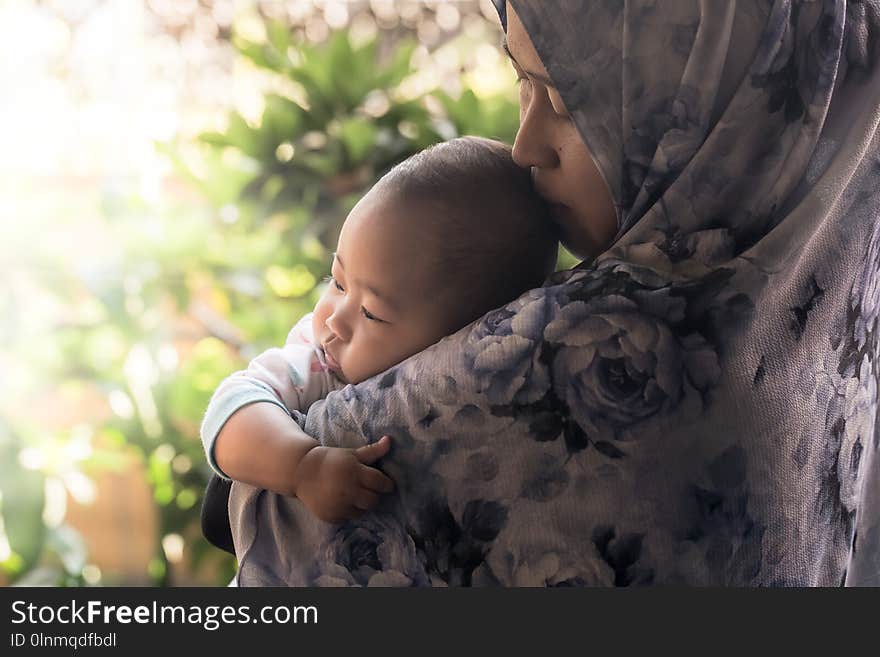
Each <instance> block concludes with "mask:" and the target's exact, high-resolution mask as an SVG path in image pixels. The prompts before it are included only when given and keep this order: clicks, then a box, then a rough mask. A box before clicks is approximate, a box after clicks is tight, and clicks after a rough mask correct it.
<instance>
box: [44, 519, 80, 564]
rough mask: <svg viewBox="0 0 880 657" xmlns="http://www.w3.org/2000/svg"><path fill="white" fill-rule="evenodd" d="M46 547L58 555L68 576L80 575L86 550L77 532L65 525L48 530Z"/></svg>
mask: <svg viewBox="0 0 880 657" xmlns="http://www.w3.org/2000/svg"><path fill="white" fill-rule="evenodd" d="M46 545H47V547H49V548H51V549H52V550H54V552H55V553H56V554H57V555H58V557H59V559H61V563H62V564H63V565H64V570H65V571H67V573H68V574H69V575H73V576H79V575H81V574H82V569H83V567H84V566H85V565H86V559H87V558H88V548H87V547H86V543H85V541H84V540H83V538H82V536H80V534H79V532H77V531H76V530H75V529H73V528H72V527H68V526H67V525H61V526H60V527H55V528H53V529H51V530H49V533H48V537H47V540H46Z"/></svg>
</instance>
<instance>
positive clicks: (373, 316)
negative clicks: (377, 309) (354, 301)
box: [361, 306, 385, 322]
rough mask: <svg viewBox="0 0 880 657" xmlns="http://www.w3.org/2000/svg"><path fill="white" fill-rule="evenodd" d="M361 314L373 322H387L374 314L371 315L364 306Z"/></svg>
mask: <svg viewBox="0 0 880 657" xmlns="http://www.w3.org/2000/svg"><path fill="white" fill-rule="evenodd" d="M361 314H363V316H364V317H366V318H367V319H369V320H370V321H371V322H384V321H385V320H383V319H379V318H378V317H376V316H375V315H374V314H373V313H371V312H370V311H369V310H367V309H366V308H364V307H363V306H361Z"/></svg>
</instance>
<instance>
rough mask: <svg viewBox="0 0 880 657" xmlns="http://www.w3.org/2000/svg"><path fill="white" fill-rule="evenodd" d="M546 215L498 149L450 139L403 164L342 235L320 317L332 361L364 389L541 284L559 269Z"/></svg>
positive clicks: (317, 323)
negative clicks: (366, 383) (365, 383)
mask: <svg viewBox="0 0 880 657" xmlns="http://www.w3.org/2000/svg"><path fill="white" fill-rule="evenodd" d="M547 212H548V211H547V208H546V206H545V204H544V202H543V201H542V200H541V198H540V197H539V196H538V195H537V193H536V192H535V191H534V189H533V187H532V183H531V177H530V175H529V172H528V171H527V170H526V169H522V168H520V167H518V166H517V165H516V164H514V162H513V160H512V159H511V155H510V148H509V147H508V146H506V145H504V144H502V143H500V142H496V141H492V140H489V139H482V138H477V137H462V138H459V139H453V140H452V141H449V142H445V143H442V144H438V145H436V146H433V147H431V148H429V149H427V150H425V151H422V152H421V153H418V154H416V155H414V156H412V157H410V158H409V159H407V160H406V161H404V162H402V163H400V164H399V165H397V166H396V167H395V168H394V169H392V170H391V171H390V172H388V173H387V174H386V175H385V176H384V177H383V178H382V179H381V180H380V181H379V182H378V183H376V185H375V186H374V187H373V188H372V189H371V190H370V191H369V192H368V193H367V194H366V195H365V196H364V197H363V198H362V199H361V200H360V201H359V202H358V204H357V205H356V206H355V207H354V209H353V210H352V211H351V213H350V214H349V215H348V218H347V219H346V220H345V224H344V225H343V227H342V232H341V233H340V235H339V243H338V245H337V250H336V254H335V255H334V258H333V266H332V270H331V271H332V279H331V281H330V283H329V285H328V286H327V289H326V290H325V292H324V294H323V295H322V297H321V299H320V300H319V301H318V304H317V306H316V307H315V313H314V319H313V324H314V333H315V339H316V340H317V341H318V342H320V344H321V345H322V346H323V348H324V351H325V353H326V354H327V362H328V363H329V364H330V366H331V367H332V368H333V369H334V370H335V371H336V372H337V373H338V374H339V375H341V376H342V377H343V378H344V379H345V380H346V381H348V382H350V383H357V382H359V381H363V380H364V379H367V378H369V377H371V376H373V375H374V374H378V373H379V372H382V371H384V370H386V369H388V368H389V367H391V366H392V365H395V364H396V363H399V362H400V361H402V360H404V359H406V358H408V357H409V356H411V355H413V354H415V353H417V352H419V351H421V350H422V349H424V348H425V347H428V346H430V345H432V344H434V343H435V342H437V341H438V340H440V339H441V338H442V337H443V336H445V335H449V334H450V333H454V332H455V331H457V330H458V329H460V328H462V327H464V326H466V325H467V324H469V323H470V322H472V321H473V320H475V319H477V318H479V317H481V316H482V315H484V314H485V313H487V312H489V311H490V310H492V309H494V308H498V307H500V306H503V305H504V304H505V303H507V302H509V301H512V300H513V299H515V298H516V297H518V296H519V295H520V294H522V293H523V292H525V291H526V290H529V289H532V288H535V287H539V286H540V285H541V284H542V282H543V281H544V279H545V278H546V277H547V276H548V275H550V274H551V273H552V272H553V269H554V265H555V263H556V253H557V236H556V233H555V232H554V228H553V222H552V221H551V220H550V219H549V218H548V214H547Z"/></svg>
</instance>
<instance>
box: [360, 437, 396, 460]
mask: <svg viewBox="0 0 880 657" xmlns="http://www.w3.org/2000/svg"><path fill="white" fill-rule="evenodd" d="M389 449H391V438H389V437H388V436H382V438H380V439H379V440H378V441H377V442H375V443H372V444H370V445H364V446H363V447H358V448H357V449H356V450H354V455H355V456H356V457H357V460H358V461H360V462H361V463H366V464H370V463H375V462H376V461H378V460H379V459H380V458H382V457H383V456H385V455H386V454H387V453H388V450H389Z"/></svg>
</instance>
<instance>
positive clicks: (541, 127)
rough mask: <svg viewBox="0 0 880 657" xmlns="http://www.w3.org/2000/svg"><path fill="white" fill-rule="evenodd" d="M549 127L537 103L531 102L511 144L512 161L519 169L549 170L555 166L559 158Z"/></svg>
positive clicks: (535, 101)
mask: <svg viewBox="0 0 880 657" xmlns="http://www.w3.org/2000/svg"><path fill="white" fill-rule="evenodd" d="M550 127H551V126H550V125H549V123H548V120H547V117H545V116H544V115H543V111H542V108H541V107H539V106H538V101H537V100H533V101H532V103H531V104H530V105H529V107H528V108H527V109H526V111H525V112H523V115H522V119H521V120H520V124H519V130H518V131H517V133H516V139H515V140H514V142H513V161H514V162H516V163H517V164H518V165H519V166H521V167H537V168H539V169H551V168H553V167H555V166H557V165H558V164H559V156H558V154H557V152H556V149H555V148H554V146H553V141H552V139H551V136H552V135H551V130H550Z"/></svg>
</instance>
